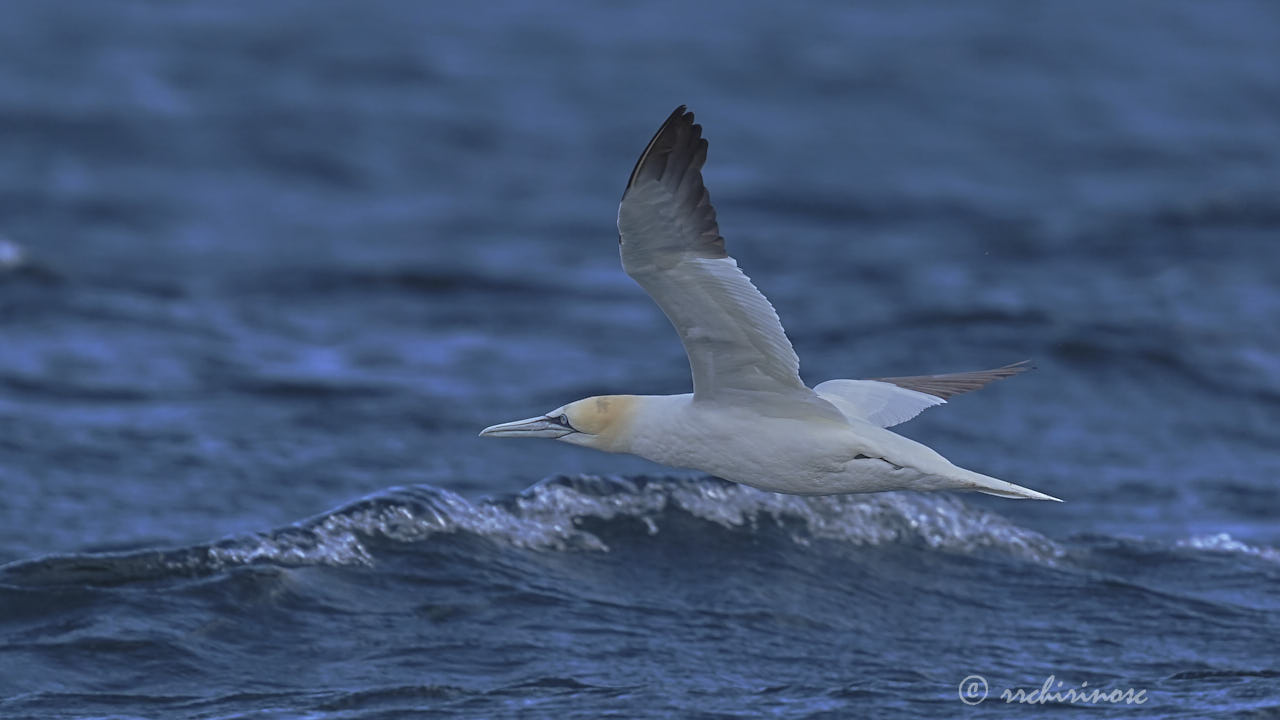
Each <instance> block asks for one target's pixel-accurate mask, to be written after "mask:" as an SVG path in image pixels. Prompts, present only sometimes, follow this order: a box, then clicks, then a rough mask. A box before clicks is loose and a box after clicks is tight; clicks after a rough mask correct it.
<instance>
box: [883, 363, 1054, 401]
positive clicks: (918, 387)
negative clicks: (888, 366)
mask: <svg viewBox="0 0 1280 720" xmlns="http://www.w3.org/2000/svg"><path fill="white" fill-rule="evenodd" d="M1033 369H1035V366H1034V365H1032V364H1031V361H1030V360H1023V361H1022V362H1016V363H1013V364H1012V365H1005V366H1004V367H998V368H995V369H993V370H975V371H973V372H962V373H947V374H944V375H912V376H910V377H886V378H871V379H872V380H879V381H880V382H887V383H893V384H894V385H897V386H898V387H902V388H906V389H908V390H915V391H917V392H922V393H928V394H929V395H934V396H936V397H940V398H942V399H944V400H945V399H946V398H949V397H951V396H953V395H960V394H962V393H967V392H971V391H973V390H977V389H979V388H981V387H983V386H984V385H987V384H988V383H992V382H995V381H996V380H1003V379H1005V378H1007V377H1012V376H1014V375H1017V374H1018V373H1023V372H1026V371H1028V370H1033Z"/></svg>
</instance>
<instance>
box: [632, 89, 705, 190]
mask: <svg viewBox="0 0 1280 720" xmlns="http://www.w3.org/2000/svg"><path fill="white" fill-rule="evenodd" d="M678 122H682V123H684V124H685V125H688V126H690V127H694V128H697V129H698V130H699V131H701V130H702V128H700V127H698V126H697V125H694V122H693V113H691V112H689V111H688V110H687V108H686V106H684V105H679V106H677V107H676V109H675V110H672V111H671V114H670V115H668V116H667V119H666V121H665V122H663V123H662V126H661V127H659V128H658V131H657V132H655V133H654V134H653V137H652V138H650V139H649V144H648V145H645V146H644V152H642V153H640V157H639V158H636V164H635V166H634V167H632V168H631V175H630V176H629V177H628V178H627V187H626V188H625V189H624V190H623V191H622V194H623V195H626V194H627V192H626V191H627V190H630V189H631V186H632V185H633V184H634V183H635V181H636V175H638V174H639V173H640V168H641V166H643V165H644V161H645V158H647V157H649V153H650V152H651V151H652V150H653V147H654V145H655V144H656V143H657V142H658V138H660V137H662V135H663V133H665V132H666V130H667V128H669V127H671V126H672V125H674V124H675V123H678Z"/></svg>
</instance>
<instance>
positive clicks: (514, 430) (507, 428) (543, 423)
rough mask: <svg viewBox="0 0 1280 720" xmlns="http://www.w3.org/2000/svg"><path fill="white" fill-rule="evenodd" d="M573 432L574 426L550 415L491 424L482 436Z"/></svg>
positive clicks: (552, 435)
mask: <svg viewBox="0 0 1280 720" xmlns="http://www.w3.org/2000/svg"><path fill="white" fill-rule="evenodd" d="M571 432H573V428H567V427H565V426H564V425H561V424H560V423H558V422H556V421H555V420H552V419H551V418H549V417H546V416H542V417H532V418H527V419H525V420H516V421H514V422H509V423H502V424H501V425H490V426H489V427H487V428H485V429H483V430H481V431H480V437H517V438H559V437H564V436H565V435H568V434H569V433H571Z"/></svg>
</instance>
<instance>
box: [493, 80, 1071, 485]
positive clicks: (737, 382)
mask: <svg viewBox="0 0 1280 720" xmlns="http://www.w3.org/2000/svg"><path fill="white" fill-rule="evenodd" d="M706 159H707V141H706V140H705V139H703V138H702V126H701V125H697V124H695V123H694V122H693V113H691V112H686V111H685V107H684V106H683V105H681V106H680V107H678V108H676V109H675V111H674V112H673V113H671V116H670V117H668V118H667V121H666V122H664V123H663V124H662V127H661V128H659V129H658V132H657V134H655V135H654V136H653V139H652V140H650V141H649V145H648V146H647V147H645V149H644V152H643V153H641V154H640V159H639V160H637V161H636V165H635V168H634V169H633V170H632V171H631V177H630V179H629V180H628V181H627V187H626V190H625V191H624V192H623V194H622V202H621V204H620V205H619V207H618V242H619V245H620V246H621V253H622V267H623V269H624V270H625V271H626V273H627V274H628V275H630V276H631V277H632V279H634V280H635V281H636V282H638V283H639V284H640V286H641V287H643V288H644V289H645V291H646V292H648V293H649V295H650V296H651V297H652V298H653V300H654V301H655V302H656V303H657V304H658V306H659V307H660V308H662V311H663V312H664V313H665V314H666V316H667V318H668V319H670V320H671V324H672V325H674V326H675V329H676V331H677V332H678V333H679V334H680V341H681V342H682V343H683V344H684V349H685V353H686V354H687V355H688V356H689V366H690V368H691V369H692V371H693V392H692V393H686V394H683V395H603V396H599V397H589V398H586V399H583V400H578V401H576V402H571V403H569V404H568V405H563V406H561V407H558V408H556V409H555V410H552V411H551V412H549V413H547V414H545V415H539V416H538V417H532V418H528V419H525V420H517V421H515V422H508V423H502V424H500V425H493V426H491V427H487V428H485V429H484V430H483V431H481V433H480V435H481V436H482V437H523V438H553V439H557V440H562V441H564V442H567V443H571V444H573V445H581V446H583V447H589V448H595V449H597V450H603V451H605V452H614V453H631V454H632V455H639V456H640V457H643V458H646V459H649V460H652V461H654V462H658V463H662V464H664V465H671V466H674V467H681V468H690V469H694V470H701V471H703V472H706V473H709V474H711V475H715V476H717V477H721V478H724V479H727V480H733V481H735V482H740V483H743V484H746V485H750V486H752V487H756V488H759V489H761V490H769V491H773V492H780V493H791V494H796V495H833V494H841V493H870V492H883V491H886V490H972V491H977V492H983V493H987V494H990V495H999V496H1001V497H1007V498H1020V499H1032V500H1057V498H1055V497H1051V496H1049V495H1045V494H1044V493H1039V492H1036V491H1035V490H1030V489H1028V488H1024V487H1021V486H1019V485H1014V484H1013V483H1008V482H1005V481H1003V480H997V479H996V478H993V477H988V476H986V475H982V474H979V473H976V472H973V471H970V470H965V469H964V468H960V467H957V466H955V465H953V464H951V463H950V462H948V461H947V459H946V458H944V457H942V456H941V455H939V454H938V453H936V452H934V451H933V450H932V449H930V448H929V447H926V446H925V445H922V444H921V443H918V442H915V441H914V440H910V439H908V438H905V437H903V436H901V435H898V434H897V433H894V432H891V431H889V430H886V429H885V428H888V427H891V426H893V425H897V424H899V423H902V422H906V421H907V420H910V419H911V418H913V417H915V416H916V415H918V414H919V413H920V412H921V411H923V410H924V409H926V408H929V407H932V406H934V405H941V404H943V403H945V402H946V398H949V397H951V396H952V395H956V394H958V393H963V392H968V391H970V390H977V389H978V388H980V387H982V386H983V385H986V384H987V383H989V382H991V381H993V380H998V379H1001V378H1005V377H1009V376H1010V375H1015V374H1017V373H1019V372H1022V371H1023V370H1025V369H1027V366H1026V365H1025V363H1014V364H1013V365H1006V366H1005V367H1002V368H997V369H994V370H982V371H978V372H966V373H952V374H948V375H924V376H916V377H892V378H876V379H872V380H828V381H827V382H824V383H821V384H819V385H816V386H815V387H813V388H812V389H810V388H809V387H807V386H806V385H805V384H804V382H803V381H802V380H801V379H800V361H799V359H798V358H797V357H796V353H795V350H793V349H792V347H791V343H790V341H788V340H787V336H786V334H785V333H784V332H783V330H782V323H781V322H780V321H779V320H778V315H777V313H776V312H775V311H774V309H773V306H772V305H770V304H769V301H768V300H766V299H765V297H764V295H762V294H761V293H760V291H759V290H757V289H756V287H755V285H753V284H752V283H751V280H749V279H748V278H747V276H746V275H744V274H743V273H742V271H741V270H739V269H738V263H737V262H736V261H735V260H734V259H733V258H731V257H729V254H728V253H727V252H726V251H725V244H724V238H722V237H721V236H720V229H719V227H718V226H717V224H716V211H715V209H714V208H713V207H712V206H711V200H710V197H709V195H708V194H707V189H706V187H705V186H704V185H703V183H702V165H703V163H705V162H706Z"/></svg>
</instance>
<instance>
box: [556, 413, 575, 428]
mask: <svg viewBox="0 0 1280 720" xmlns="http://www.w3.org/2000/svg"><path fill="white" fill-rule="evenodd" d="M556 422H558V423H560V424H561V425H563V426H565V427H567V428H569V429H570V430H572V429H573V426H572V425H570V424H569V416H568V415H565V414H564V413H560V416H559V417H557V418H556Z"/></svg>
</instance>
